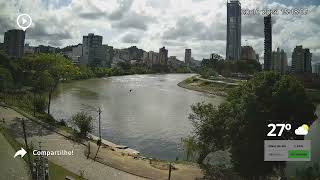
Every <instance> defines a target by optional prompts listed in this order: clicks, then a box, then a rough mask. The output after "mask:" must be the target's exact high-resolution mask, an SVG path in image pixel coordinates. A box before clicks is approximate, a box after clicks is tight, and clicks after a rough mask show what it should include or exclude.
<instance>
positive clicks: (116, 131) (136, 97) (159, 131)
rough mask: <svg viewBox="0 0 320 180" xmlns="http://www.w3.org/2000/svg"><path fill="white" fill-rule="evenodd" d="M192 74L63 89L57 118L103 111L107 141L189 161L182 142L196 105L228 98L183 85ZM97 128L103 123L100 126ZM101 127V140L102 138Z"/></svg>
mask: <svg viewBox="0 0 320 180" xmlns="http://www.w3.org/2000/svg"><path fill="white" fill-rule="evenodd" d="M190 76H193V75H192V74H165V75H130V76H118V77H108V78H100V79H90V80H84V81H76V82H72V83H65V84H61V85H60V86H59V87H58V93H57V94H56V95H55V97H54V99H53V102H52V115H53V116H54V117H55V118H56V119H70V117H71V116H72V115H73V114H75V113H77V112H79V111H81V110H86V111H89V112H91V113H92V114H93V115H94V117H95V118H96V119H98V118H97V113H93V112H94V109H93V108H92V107H96V108H97V107H101V108H102V120H101V124H102V137H103V138H104V139H107V140H109V141H111V142H114V143H116V144H120V145H126V146H129V147H130V148H133V149H135V150H137V151H139V152H140V153H141V154H142V155H144V156H147V157H154V158H159V159H170V160H172V159H175V158H176V157H179V159H181V158H183V153H182V150H181V138H184V137H187V136H188V135H189V134H190V133H191V132H192V125H191V123H190V122H189V120H188V115H189V113H190V112H191V109H190V106H191V105H192V104H195V103H197V102H203V101H204V102H210V103H213V104H216V105H218V104H220V103H221V102H222V101H223V98H221V97H217V96H208V95H206V94H204V93H201V92H196V91H191V90H187V89H184V88H181V87H179V86H177V84H178V83H179V82H181V81H182V80H184V79H186V78H188V77H190ZM95 127H97V122H96V123H95ZM97 129H98V128H95V132H94V134H95V135H98V131H97Z"/></svg>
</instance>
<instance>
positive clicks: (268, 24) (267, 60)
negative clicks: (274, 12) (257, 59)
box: [264, 14, 272, 71]
mask: <svg viewBox="0 0 320 180" xmlns="http://www.w3.org/2000/svg"><path fill="white" fill-rule="evenodd" d="M271 61H272V20H271V14H269V15H268V16H266V17H264V70H265V71H270V70H271Z"/></svg>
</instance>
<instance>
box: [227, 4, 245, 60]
mask: <svg viewBox="0 0 320 180" xmlns="http://www.w3.org/2000/svg"><path fill="white" fill-rule="evenodd" d="M240 53H241V4H240V2H239V1H238V0H231V1H230V2H227V49H226V59H227V60H240Z"/></svg>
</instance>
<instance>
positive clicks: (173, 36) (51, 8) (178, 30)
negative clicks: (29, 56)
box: [0, 0, 320, 64]
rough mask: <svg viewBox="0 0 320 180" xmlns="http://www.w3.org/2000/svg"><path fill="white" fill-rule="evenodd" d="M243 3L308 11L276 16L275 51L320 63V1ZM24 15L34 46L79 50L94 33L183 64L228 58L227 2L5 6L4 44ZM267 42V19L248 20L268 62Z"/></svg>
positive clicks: (32, 1)
mask: <svg viewBox="0 0 320 180" xmlns="http://www.w3.org/2000/svg"><path fill="white" fill-rule="evenodd" d="M240 2H241V5H242V9H245V8H248V9H253V8H259V9H263V8H278V9H279V8H298V7H299V8H300V7H303V8H307V9H308V11H309V12H308V14H307V15H302V16H292V15H288V16H273V19H272V20H273V50H275V49H276V48H277V47H280V48H281V49H284V50H285V51H286V53H287V55H288V59H289V61H291V53H292V50H293V48H294V47H295V46H296V45H303V46H304V48H310V50H311V52H312V53H313V63H315V62H320V31H319V30H320V18H319V17H320V1H317V0H305V1H303V0H268V1H266V2H265V1H264V0H242V1H241V0H240ZM35 7H38V8H37V9H35ZM20 13H27V14H29V15H30V16H31V17H32V19H33V24H32V26H31V27H30V28H29V29H28V30H27V35H26V43H30V44H31V45H40V44H43V45H51V46H55V47H65V46H68V45H76V44H79V43H82V36H83V35H87V34H88V33H94V34H97V35H101V36H103V43H104V44H108V45H111V46H113V47H114V48H127V47H130V46H137V47H138V48H141V49H144V50H146V51H158V50H159V48H160V47H162V46H166V48H167V49H168V50H169V56H177V57H178V59H180V60H184V49H186V48H191V49H192V56H193V57H194V58H195V59H197V60H201V59H202V58H208V57H209V56H210V54H211V53H217V54H220V55H222V56H225V49H226V48H225V46H226V13H227V9H226V0H215V1H214V2H213V1H212V0H161V1H159V0H106V1H101V0H91V1H89V0H12V1H5V0H0V42H3V34H4V32H5V31H7V30H8V29H13V28H17V29H18V27H17V25H16V18H17V16H18V15H19V14H20ZM263 42H264V31H263V16H242V46H245V45H250V46H252V47H253V48H254V49H255V50H256V52H257V53H258V54H259V55H260V59H263ZM262 62H263V61H262ZM289 64H291V62H290V63H289Z"/></svg>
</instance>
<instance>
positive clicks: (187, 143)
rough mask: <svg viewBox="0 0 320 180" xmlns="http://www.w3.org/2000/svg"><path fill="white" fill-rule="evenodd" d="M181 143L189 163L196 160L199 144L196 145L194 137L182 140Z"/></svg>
mask: <svg viewBox="0 0 320 180" xmlns="http://www.w3.org/2000/svg"><path fill="white" fill-rule="evenodd" d="M181 141H182V147H183V150H184V151H185V153H186V159H187V161H190V160H194V159H195V157H196V153H197V144H196V143H195V140H194V137H187V138H182V139H181Z"/></svg>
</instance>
